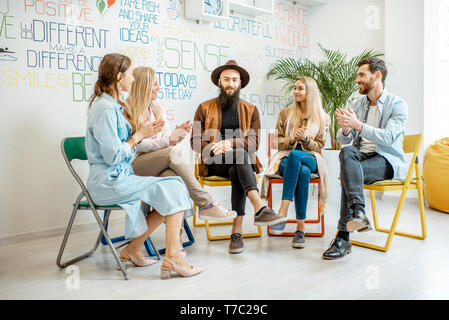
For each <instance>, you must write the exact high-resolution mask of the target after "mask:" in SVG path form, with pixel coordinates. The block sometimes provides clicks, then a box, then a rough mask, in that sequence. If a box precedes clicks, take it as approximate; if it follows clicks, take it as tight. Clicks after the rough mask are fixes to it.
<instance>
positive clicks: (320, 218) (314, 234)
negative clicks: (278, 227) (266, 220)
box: [267, 133, 324, 237]
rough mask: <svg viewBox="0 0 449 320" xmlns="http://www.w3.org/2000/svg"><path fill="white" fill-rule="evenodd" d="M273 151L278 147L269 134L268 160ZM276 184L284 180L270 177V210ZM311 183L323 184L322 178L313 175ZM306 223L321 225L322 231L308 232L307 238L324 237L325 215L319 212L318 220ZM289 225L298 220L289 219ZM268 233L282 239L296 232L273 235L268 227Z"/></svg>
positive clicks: (268, 194)
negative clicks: (273, 188) (273, 186)
mask: <svg viewBox="0 0 449 320" xmlns="http://www.w3.org/2000/svg"><path fill="white" fill-rule="evenodd" d="M271 149H276V146H275V145H274V133H269V134H268V159H271ZM275 183H278V184H279V183H284V180H283V179H282V177H281V176H279V175H275V176H273V177H270V179H269V183H268V193H267V200H268V206H269V207H270V208H273V197H272V184H275ZM310 183H316V184H318V187H319V184H320V183H321V180H320V178H319V177H318V175H316V174H312V176H311V177H310ZM319 201H320V196H319V194H318V202H319ZM304 222H305V223H311V224H321V225H320V227H321V231H320V232H306V233H305V235H306V237H322V236H324V214H323V215H320V213H319V212H318V218H317V219H307V220H305V221H304ZM287 223H297V221H296V219H288V220H287ZM267 233H268V235H269V236H280V237H287V236H294V235H295V233H294V232H283V233H281V234H273V233H271V232H270V227H267Z"/></svg>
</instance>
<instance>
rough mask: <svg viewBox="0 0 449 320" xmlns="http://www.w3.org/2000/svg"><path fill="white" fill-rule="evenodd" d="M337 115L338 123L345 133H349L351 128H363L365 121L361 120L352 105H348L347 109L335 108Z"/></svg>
mask: <svg viewBox="0 0 449 320" xmlns="http://www.w3.org/2000/svg"><path fill="white" fill-rule="evenodd" d="M335 115H336V116H337V121H338V124H339V125H340V126H341V128H342V130H343V134H344V135H347V134H348V132H349V129H356V130H357V131H361V130H362V126H363V123H362V122H361V121H359V119H358V118H357V115H356V114H355V112H354V111H353V110H352V109H351V107H348V108H347V109H346V110H344V109H342V108H338V109H337V110H335Z"/></svg>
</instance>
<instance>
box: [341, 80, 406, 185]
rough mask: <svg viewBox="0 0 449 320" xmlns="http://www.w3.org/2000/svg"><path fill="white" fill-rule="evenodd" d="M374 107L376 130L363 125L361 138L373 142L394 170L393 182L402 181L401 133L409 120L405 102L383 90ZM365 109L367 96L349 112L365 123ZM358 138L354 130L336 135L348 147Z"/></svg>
mask: <svg viewBox="0 0 449 320" xmlns="http://www.w3.org/2000/svg"><path fill="white" fill-rule="evenodd" d="M377 105H378V107H379V112H380V118H379V127H378V128H374V127H372V126H369V125H367V124H366V123H364V124H363V128H362V132H360V136H361V137H362V138H365V139H368V140H370V141H372V142H374V143H376V152H377V153H378V154H380V155H382V156H384V157H385V158H386V159H387V160H388V162H389V163H390V164H391V166H392V167H393V170H394V176H393V179H400V180H403V179H405V176H406V175H407V169H408V168H407V161H406V159H405V154H404V150H403V141H404V130H405V126H406V124H407V118H408V107H407V103H406V102H405V101H404V100H402V99H401V98H399V97H396V96H394V95H392V94H391V93H389V92H388V91H387V90H386V89H384V91H383V93H382V95H381V96H380V98H379V100H378V101H377ZM367 108H369V101H368V97H367V96H363V97H361V98H360V99H357V100H356V101H354V102H353V103H352V104H351V109H352V110H353V111H354V112H355V114H356V115H357V118H358V119H359V120H360V121H363V120H364V117H365V112H366V110H367ZM357 135H359V132H357V130H355V129H351V130H350V131H349V134H348V135H347V136H345V135H344V134H343V133H342V129H340V130H338V132H337V140H338V142H340V143H341V144H349V143H350V142H351V141H352V140H353V139H355V138H357Z"/></svg>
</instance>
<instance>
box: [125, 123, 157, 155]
mask: <svg viewBox="0 0 449 320" xmlns="http://www.w3.org/2000/svg"><path fill="white" fill-rule="evenodd" d="M164 125H165V121H164V120H158V121H154V122H151V121H150V120H148V119H147V120H146V121H144V122H142V123H141V124H139V125H138V126H137V130H136V132H135V133H134V134H133V135H132V136H131V138H129V139H128V141H127V142H128V143H129V145H130V146H131V149H133V148H134V147H135V146H137V145H138V144H139V143H140V141H142V140H143V139H145V138H150V137H152V136H154V135H156V134H158V133H159V132H161V130H162V128H163V127H164Z"/></svg>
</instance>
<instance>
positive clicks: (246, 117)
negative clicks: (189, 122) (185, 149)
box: [190, 98, 262, 176]
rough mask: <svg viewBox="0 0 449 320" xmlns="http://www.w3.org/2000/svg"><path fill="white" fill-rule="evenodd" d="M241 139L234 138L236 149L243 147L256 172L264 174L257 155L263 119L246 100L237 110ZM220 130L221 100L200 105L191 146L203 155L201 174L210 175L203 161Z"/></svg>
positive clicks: (194, 123)
mask: <svg viewBox="0 0 449 320" xmlns="http://www.w3.org/2000/svg"><path fill="white" fill-rule="evenodd" d="M237 113H238V118H239V128H240V138H233V139H232V146H233V148H234V149H238V148H244V149H245V150H246V151H248V152H249V153H251V155H252V158H253V165H252V166H253V170H254V171H255V172H256V173H260V172H262V165H261V163H260V161H259V159H258V158H257V156H256V154H255V152H256V151H257V149H259V134H260V132H259V131H260V118H259V111H258V110H257V107H256V106H255V105H253V104H251V103H249V102H247V101H244V100H240V103H239V108H238V111H237ZM220 129H221V106H220V102H219V100H218V98H214V99H211V100H208V101H205V102H203V103H201V104H200V105H199V106H198V109H197V110H196V112H195V118H194V122H193V129H192V135H191V136H190V146H191V147H192V149H193V150H194V151H195V152H198V153H200V154H201V163H200V166H199V175H200V176H207V167H206V166H205V165H204V160H207V158H208V157H210V156H211V148H212V142H214V141H218V140H219V139H218V138H219V137H220Z"/></svg>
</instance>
